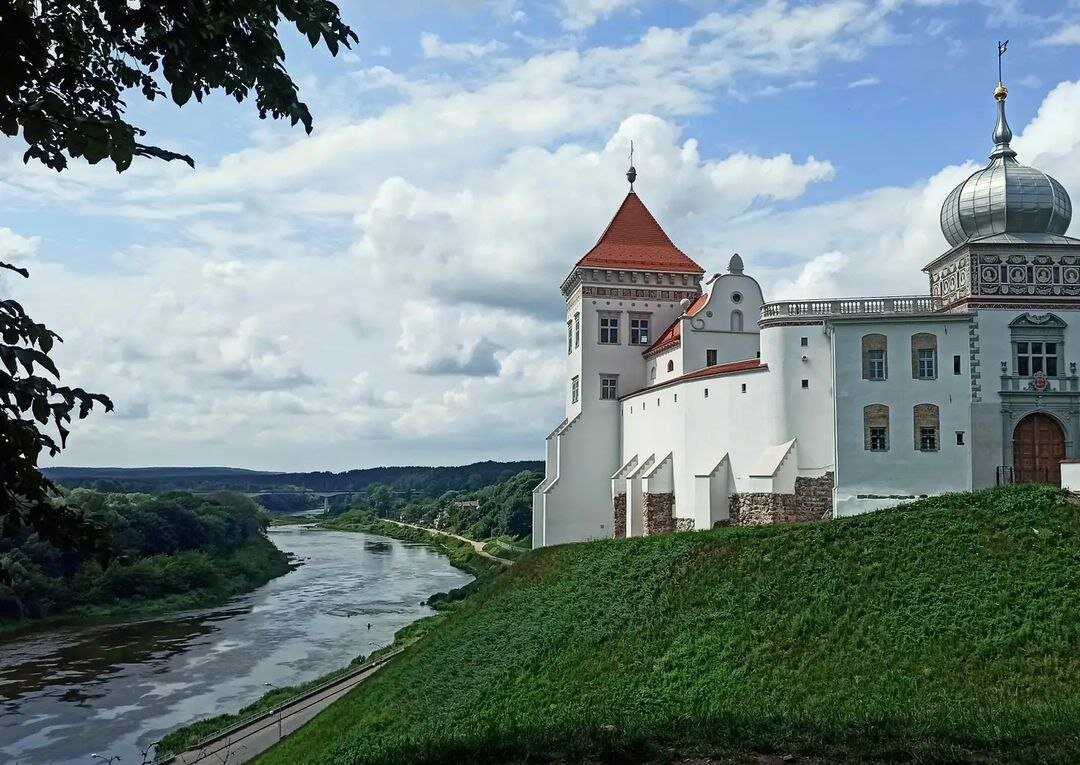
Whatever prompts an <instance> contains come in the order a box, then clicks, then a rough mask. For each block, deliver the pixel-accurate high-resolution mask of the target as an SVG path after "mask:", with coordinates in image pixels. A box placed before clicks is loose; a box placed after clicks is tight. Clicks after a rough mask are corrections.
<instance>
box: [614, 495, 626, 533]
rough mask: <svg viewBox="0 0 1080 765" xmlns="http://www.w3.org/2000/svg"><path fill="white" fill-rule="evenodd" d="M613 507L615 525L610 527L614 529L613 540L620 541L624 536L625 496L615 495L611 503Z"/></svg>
mask: <svg viewBox="0 0 1080 765" xmlns="http://www.w3.org/2000/svg"><path fill="white" fill-rule="evenodd" d="M611 504H612V505H613V506H614V516H615V523H614V525H613V526H612V528H613V529H615V532H614V533H615V538H616V539H622V538H623V537H625V536H626V494H625V492H624V493H622V494H616V495H615V499H614V500H612V503H611Z"/></svg>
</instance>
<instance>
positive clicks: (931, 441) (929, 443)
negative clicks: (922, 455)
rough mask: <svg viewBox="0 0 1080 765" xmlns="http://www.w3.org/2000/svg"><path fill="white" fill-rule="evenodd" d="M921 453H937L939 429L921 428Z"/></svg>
mask: <svg viewBox="0 0 1080 765" xmlns="http://www.w3.org/2000/svg"><path fill="white" fill-rule="evenodd" d="M919 451H921V452H936V451H937V428H919Z"/></svg>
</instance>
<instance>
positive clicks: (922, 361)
mask: <svg viewBox="0 0 1080 765" xmlns="http://www.w3.org/2000/svg"><path fill="white" fill-rule="evenodd" d="M936 356H937V354H936V353H935V352H934V349H933V348H920V349H919V379H920V380H933V379H934V378H935V377H937V358H936Z"/></svg>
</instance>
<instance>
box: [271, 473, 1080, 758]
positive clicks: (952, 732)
mask: <svg viewBox="0 0 1080 765" xmlns="http://www.w3.org/2000/svg"><path fill="white" fill-rule="evenodd" d="M1078 677H1080V512H1078V508H1077V506H1076V505H1073V504H1070V503H1068V502H1067V501H1066V500H1065V497H1064V495H1063V493H1062V492H1060V491H1057V490H1054V489H1050V488H1047V487H1039V486H1024V487H1014V488H1009V489H1003V490H993V491H985V492H978V493H975V494H968V495H956V496H946V497H939V498H933V499H929V500H924V501H921V502H917V503H914V504H912V505H910V506H907V507H905V508H901V509H896V510H887V511H881V512H878V513H874V514H870V515H867V516H861V517H857V518H850V519H845V520H837V521H830V522H825V523H815V524H805V525H798V526H787V527H765V528H756V529H742V528H738V529H718V530H715V531H705V532H698V533H684V534H670V535H664V536H658V537H651V538H647V539H629V540H611V541H605V542H594V543H587V544H576V545H563V546H559V547H553V548H545V549H543V550H538V551H534V552H532V553H530V554H528V555H526V556H524V557H523V558H522V559H520V560H519V561H518V562H517V563H516V564H515V565H514V566H513V567H512V568H511V569H510V571H508V572H507V573H506V574H505V575H503V576H501V577H498V578H496V579H495V580H494V581H493V582H492V583H491V584H490V585H489V586H488V587H486V588H483V589H482V590H481V591H480V593H479V594H477V595H476V596H475V597H472V598H469V599H467V600H465V601H464V602H462V603H460V604H459V605H458V607H457V608H455V609H454V610H453V611H451V612H450V613H449V614H448V616H447V618H446V619H445V620H443V621H442V622H441V623H440V624H439V625H438V626H437V627H436V628H435V629H434V630H432V631H431V632H430V633H429V634H427V635H426V636H425V637H423V638H422V639H421V640H420V641H419V642H418V643H416V644H415V645H414V646H413V647H412V648H410V649H408V650H407V652H406V653H405V654H404V655H403V656H401V657H399V658H398V659H396V660H395V661H393V662H392V663H391V664H390V665H389V666H388V667H387V668H386V669H385V670H383V671H382V672H380V673H379V674H378V675H376V676H375V677H374V678H373V679H372V680H371V681H369V682H367V683H365V684H364V686H362V687H361V688H360V689H359V690H358V691H356V692H354V693H352V694H350V695H349V696H347V697H346V698H345V699H343V700H342V701H340V702H338V703H336V704H334V705H333V706H332V707H330V709H328V710H327V711H325V712H323V713H322V714H321V715H320V716H319V717H318V718H316V719H315V720H314V721H313V722H312V723H310V724H309V725H307V726H306V727H305V728H303V729H301V730H300V731H298V732H297V733H294V734H293V735H291V736H289V737H288V738H286V739H285V740H284V741H283V742H282V744H280V745H279V746H277V747H276V748H274V749H272V750H271V751H270V752H268V753H267V754H265V755H263V756H262V757H261V758H259V759H258V762H260V763H264V764H265V763H275V764H276V763H290V764H291V763H295V762H304V763H311V764H318V763H326V764H327V765H329V763H334V765H349V764H353V765H356V764H359V763H365V764H375V763H380V764H386V765H389V764H390V763H402V762H410V763H460V762H500V763H505V762H581V761H592V760H594V759H595V760H599V761H627V760H638V759H645V758H650V757H653V758H655V759H656V761H662V762H667V761H670V760H671V759H672V758H673V757H674V756H676V755H680V754H681V755H702V756H713V757H719V758H724V757H733V758H741V757H745V756H747V755H753V754H758V753H760V754H785V753H791V754H794V755H796V756H799V757H806V758H816V759H815V761H817V762H830V763H832V762H888V761H902V762H912V761H917V762H987V761H992V762H1016V763H1038V762H1044V763H1049V762H1077V761H1080V684H1078V683H1077V678H1078Z"/></svg>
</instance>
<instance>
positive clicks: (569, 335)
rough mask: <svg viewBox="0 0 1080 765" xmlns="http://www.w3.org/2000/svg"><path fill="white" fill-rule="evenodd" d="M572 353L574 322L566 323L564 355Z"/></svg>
mask: <svg viewBox="0 0 1080 765" xmlns="http://www.w3.org/2000/svg"><path fill="white" fill-rule="evenodd" d="M573 352H574V322H572V321H568V322H566V353H567V354H568V355H569V354H571V353H573Z"/></svg>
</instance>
